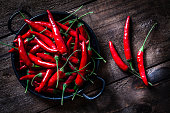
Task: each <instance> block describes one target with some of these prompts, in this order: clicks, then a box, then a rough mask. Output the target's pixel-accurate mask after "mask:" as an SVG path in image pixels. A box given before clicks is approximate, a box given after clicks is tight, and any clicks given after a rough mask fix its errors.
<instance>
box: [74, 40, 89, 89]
mask: <svg viewBox="0 0 170 113" xmlns="http://www.w3.org/2000/svg"><path fill="white" fill-rule="evenodd" d="M87 60H88V56H87V48H86V44H85V42H84V41H83V42H82V54H81V61H80V67H79V70H80V69H81V68H83V67H84V66H85V65H86V64H87V62H88V61H87ZM85 71H86V68H85V69H83V70H81V71H80V74H81V75H82V76H83V77H84V76H85ZM80 74H78V75H77V77H76V80H75V84H76V86H78V87H80V86H81V85H83V82H84V80H83V78H82V77H81V75H80Z"/></svg>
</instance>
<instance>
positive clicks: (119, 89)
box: [0, 0, 170, 113]
mask: <svg viewBox="0 0 170 113" xmlns="http://www.w3.org/2000/svg"><path fill="white" fill-rule="evenodd" d="M81 5H84V6H83V8H82V9H81V10H80V11H79V12H78V13H77V14H78V15H82V14H84V13H86V12H88V11H93V12H94V13H93V14H91V15H88V16H86V17H84V18H83V20H84V21H85V22H87V23H88V24H89V25H90V27H91V28H92V29H93V31H94V32H95V34H96V36H97V38H98V41H99V45H100V50H101V55H102V56H103V57H104V58H105V59H106V60H107V63H103V62H102V61H101V64H100V68H99V71H98V75H99V76H101V77H102V78H104V79H105V81H106V88H105V90H104V92H103V94H102V95H101V96H100V97H99V98H97V99H95V100H92V101H89V100H86V99H84V98H81V97H76V98H75V100H74V101H70V100H68V101H65V103H64V105H63V106H60V101H52V100H45V99H42V98H39V97H37V96H35V95H33V94H31V93H29V92H28V93H26V94H25V93H24V90H25V89H24V88H23V87H22V86H21V84H20V83H19V81H18V80H17V78H16V76H15V74H14V71H13V69H12V65H11V56H10V54H9V53H8V50H9V49H10V47H6V46H4V45H0V63H1V67H0V112H2V113H6V112H16V113H25V112H33V113H35V112H39V113H40V112H42V113H54V112H61V113H67V112H71V113H79V112H81V113H82V112H83V113H85V112H90V113H91V112H96V113H97V112H103V113H105V112H109V113H110V112H115V113H169V111H170V107H169V106H170V88H169V86H170V80H169V79H166V80H163V81H161V82H160V83H158V84H156V85H154V86H153V87H151V88H147V87H145V85H144V84H143V83H142V81H141V80H139V79H137V78H136V77H134V76H133V75H131V74H129V73H125V72H122V71H121V70H120V69H119V68H118V67H117V66H116V64H115V62H114V61H113V59H112V57H111V54H110V51H109V46H108V41H110V40H111V41H112V42H113V43H114V45H115V46H116V49H117V51H118V52H119V54H120V56H121V57H122V58H123V60H124V61H125V56H124V51H123V39H122V37H123V27H124V24H125V20H126V17H127V16H131V26H130V27H131V45H132V49H133V52H132V53H133V56H134V60H133V61H134V63H135V68H136V69H137V67H136V54H137V51H138V50H139V48H140V46H141V45H142V43H143V41H144V38H145V36H146V34H147V33H148V31H149V29H150V28H151V26H152V25H153V23H155V22H157V23H158V26H157V27H156V29H154V30H153V32H152V33H151V35H150V37H149V38H148V41H147V43H146V46H145V50H144V51H145V53H144V56H145V57H144V60H145V67H146V69H147V74H150V73H152V72H154V71H155V70H157V69H160V68H167V69H169V70H166V71H163V72H162V73H161V75H162V76H164V75H165V74H168V75H169V76H170V54H169V53H170V2H169V0H95V1H94V0H52V1H50V0H17V1H14V0H10V1H8V2H7V1H6V0H1V1H0V9H1V12H0V15H1V17H0V38H1V39H0V41H2V42H4V43H8V44H11V42H12V40H13V39H14V37H15V35H13V34H11V33H10V31H9V30H8V28H7V22H8V19H9V18H10V16H11V15H12V14H13V13H14V12H16V11H17V10H19V9H25V10H27V11H28V12H30V13H31V14H32V15H33V16H35V15H37V14H40V13H42V12H45V11H46V9H50V10H53V11H67V12H72V11H74V10H75V9H77V8H78V7H79V6H81ZM13 23H14V24H13V25H14V26H13V28H15V29H18V28H20V27H21V26H22V25H23V21H22V18H21V17H20V16H18V17H16V20H15V22H13ZM15 23H17V24H15ZM95 83H96V84H98V85H97V86H92V87H90V88H89V89H88V90H87V91H86V93H87V94H88V95H95V94H96V93H97V92H98V90H99V89H100V85H101V84H100V82H98V81H96V82H95Z"/></svg>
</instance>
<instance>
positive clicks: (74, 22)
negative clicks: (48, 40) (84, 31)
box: [65, 19, 77, 34]
mask: <svg viewBox="0 0 170 113" xmlns="http://www.w3.org/2000/svg"><path fill="white" fill-rule="evenodd" d="M76 21H77V19H75V20H74V21H73V23H71V25H70V27H69V28H68V29H67V31H66V32H65V34H67V32H68V31H69V30H70V28H71V27H72V26H73V24H74V23H75V22H76Z"/></svg>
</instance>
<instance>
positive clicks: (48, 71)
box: [35, 69, 54, 92]
mask: <svg viewBox="0 0 170 113" xmlns="http://www.w3.org/2000/svg"><path fill="white" fill-rule="evenodd" d="M53 72H54V71H53V70H52V69H47V71H46V74H45V76H44V77H43V80H42V81H41V83H40V85H39V87H37V88H35V91H37V92H41V90H42V88H43V87H44V86H45V85H46V83H47V82H48V80H49V78H50V77H51V75H52V73H53Z"/></svg>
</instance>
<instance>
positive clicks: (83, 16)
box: [78, 12, 93, 19]
mask: <svg viewBox="0 0 170 113" xmlns="http://www.w3.org/2000/svg"><path fill="white" fill-rule="evenodd" d="M91 13H93V12H88V13H86V14H84V15H81V16H80V17H78V19H81V18H83V17H84V16H86V15H88V14H91Z"/></svg>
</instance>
